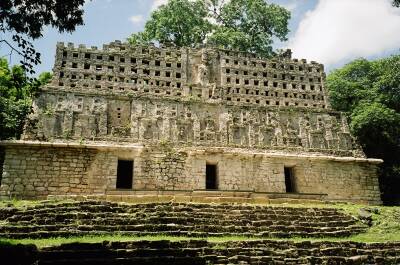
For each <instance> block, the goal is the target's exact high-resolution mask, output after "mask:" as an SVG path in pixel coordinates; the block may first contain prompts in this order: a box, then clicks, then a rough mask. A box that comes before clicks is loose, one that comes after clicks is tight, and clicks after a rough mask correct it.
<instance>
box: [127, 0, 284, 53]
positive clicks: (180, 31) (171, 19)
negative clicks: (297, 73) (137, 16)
mask: <svg viewBox="0 0 400 265" xmlns="http://www.w3.org/2000/svg"><path fill="white" fill-rule="evenodd" d="M289 19H290V12H289V11H287V10H286V9H284V8H283V7H280V6H278V5H275V4H268V3H266V2H265V1H264V0H231V1H229V2H225V1H224V0H195V1H191V0H169V1H168V3H167V4H166V5H161V6H160V7H159V8H158V9H157V10H155V11H154V12H153V13H152V14H151V17H150V19H149V20H148V21H147V22H146V25H145V29H144V31H143V32H139V33H134V34H132V35H131V36H130V37H129V38H128V40H129V42H130V43H132V44H137V43H141V44H148V43H149V42H159V43H162V44H174V45H176V46H179V47H182V46H189V47H194V46H197V45H202V44H211V45H214V46H217V47H223V48H228V49H236V50H241V51H247V52H255V53H258V54H260V55H263V56H266V57H269V56H272V55H274V51H273V48H272V43H273V39H274V38H278V39H280V40H282V41H284V40H286V39H287V38H286V36H287V34H288V33H289V30H288V21H289Z"/></svg>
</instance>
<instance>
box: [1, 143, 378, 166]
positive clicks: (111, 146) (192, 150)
mask: <svg viewBox="0 0 400 265" xmlns="http://www.w3.org/2000/svg"><path fill="white" fill-rule="evenodd" d="M0 146H26V147H54V148H86V149H96V150H102V151H111V150H120V151H128V150H132V149H140V150H142V149H145V148H146V147H147V146H146V145H144V144H132V143H126V144H115V143H107V142H87V143H79V142H40V141H24V140H6V141H0ZM148 147H150V148H151V147H152V145H149V146H148ZM177 150H178V151H184V152H187V153H188V154H189V155H191V156H199V155H200V156H203V155H219V154H223V155H224V156H236V157H237V156H240V157H243V158H253V159H255V158H277V159H291V160H310V161H311V160H312V161H316V160H319V161H323V160H326V161H337V162H352V163H368V164H381V163H383V160H382V159H377V158H357V157H339V156H329V155H322V154H310V153H307V154H305V153H303V154H301V153H300V154H299V153H294V154H290V153H287V152H285V153H283V152H270V151H268V150H266V151H265V152H255V151H254V150H246V149H241V148H224V147H213V148H201V147H200V148H199V147H181V148H177Z"/></svg>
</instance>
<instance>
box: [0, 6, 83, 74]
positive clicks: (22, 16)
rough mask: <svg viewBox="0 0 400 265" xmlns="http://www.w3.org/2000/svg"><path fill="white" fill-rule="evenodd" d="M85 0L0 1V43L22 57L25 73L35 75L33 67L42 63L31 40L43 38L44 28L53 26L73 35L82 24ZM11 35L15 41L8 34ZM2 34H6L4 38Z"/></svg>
mask: <svg viewBox="0 0 400 265" xmlns="http://www.w3.org/2000/svg"><path fill="white" fill-rule="evenodd" d="M84 2H85V0H69V1H65V0H1V1H0V42H3V43H6V44H7V45H8V46H9V47H10V49H11V53H12V52H16V53H17V54H19V55H20V56H22V58H23V59H22V60H21V61H20V63H21V66H22V68H23V69H24V70H27V71H29V73H34V71H33V66H34V65H36V64H39V63H40V53H38V52H36V50H35V49H34V46H33V44H32V42H31V41H32V40H35V39H38V38H40V37H42V33H43V28H44V27H45V26H52V27H54V28H57V29H58V30H59V32H72V31H74V30H75V27H76V26H77V25H82V24H83V19H82V16H83V9H82V7H83V4H84ZM6 32H10V33H11V34H12V41H14V42H15V43H16V45H17V47H15V45H14V44H13V43H12V42H11V41H10V40H7V39H6V38H5V36H4V35H5V33H6ZM1 33H3V35H1Z"/></svg>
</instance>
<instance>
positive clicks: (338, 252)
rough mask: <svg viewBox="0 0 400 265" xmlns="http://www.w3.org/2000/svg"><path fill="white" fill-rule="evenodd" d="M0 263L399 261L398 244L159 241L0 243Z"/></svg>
mask: <svg viewBox="0 0 400 265" xmlns="http://www.w3.org/2000/svg"><path fill="white" fill-rule="evenodd" d="M0 259H1V260H2V261H6V263H2V264H4V265H8V264H19V265H33V264H40V265H44V264H46V265H55V264H57V265H78V264H79V265H81V264H82V265H83V264H85V265H109V264H113V265H127V264H141V265H144V264H146V265H147V264H148V265H150V264H151V265H157V264H163V265H166V264H168V265H169V264H174V265H178V264H185V265H188V264H190V265H205V264H220V265H222V264H231V265H234V264H240V265H247V264H293V265H294V264H296V265H297V264H332V265H336V264H341V265H345V264H354V265H355V264H382V265H383V264H384V265H388V264H399V263H400V243H373V244H365V243H354V242H326V241H325V242H309V241H304V242H292V241H272V240H258V241H246V242H235V241H233V242H224V243H210V242H207V241H202V240H191V241H178V242H171V241H167V240H163V241H136V242H107V241H105V242H102V243H72V244H64V245H61V246H55V247H46V248H42V249H37V248H36V247H35V246H33V245H18V246H4V245H0ZM7 260H9V261H10V262H7Z"/></svg>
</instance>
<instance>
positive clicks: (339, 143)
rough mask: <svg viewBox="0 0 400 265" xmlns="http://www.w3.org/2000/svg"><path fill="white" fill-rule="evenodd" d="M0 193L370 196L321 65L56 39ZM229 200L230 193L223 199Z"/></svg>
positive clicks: (369, 175)
mask: <svg viewBox="0 0 400 265" xmlns="http://www.w3.org/2000/svg"><path fill="white" fill-rule="evenodd" d="M25 127H26V128H25V131H24V135H23V137H22V140H19V141H3V142H1V149H2V153H3V156H4V158H3V159H2V160H3V161H2V163H3V167H2V172H0V173H1V176H2V178H1V186H0V196H1V198H10V197H18V198H37V199H39V198H46V197H48V196H49V195H50V196H72V195H79V196H80V195H98V196H107V195H123V194H125V195H129V194H131V195H135V194H146V193H147V194H183V195H187V196H194V195H195V194H202V193H201V192H203V194H204V193H207V192H208V193H213V192H214V193H218V192H220V193H218V194H222V193H224V192H225V193H230V194H247V195H246V196H249V197H257V198H280V197H283V198H287V197H288V198H291V197H295V198H317V199H325V200H335V201H353V202H365V203H372V204H379V203H381V200H380V191H379V184H378V178H377V166H378V165H379V163H381V162H382V161H381V160H379V159H369V158H366V157H365V155H364V154H363V152H362V150H361V148H360V146H359V145H358V144H357V142H356V141H355V139H354V137H352V135H351V134H350V131H349V127H348V123H347V121H346V117H345V116H344V115H343V114H342V113H340V112H337V111H334V110H332V109H331V107H330V104H329V98H328V93H327V90H326V87H325V73H324V67H323V65H321V64H318V63H316V62H311V63H307V62H306V60H297V59H292V58H291V53H290V51H289V50H288V51H287V52H286V53H284V54H283V55H281V56H277V57H276V58H272V59H265V58H260V57H258V56H257V55H256V54H250V53H243V52H238V51H231V50H223V49H216V48H174V47H172V48H171V47H154V46H130V45H128V44H125V43H121V42H119V41H116V42H113V43H110V44H108V45H104V46H103V49H97V48H96V47H91V48H87V47H85V46H84V45H79V46H78V47H76V46H74V45H73V44H68V45H64V44H63V43H58V44H57V53H56V61H55V65H54V77H53V79H52V81H51V83H49V84H48V85H46V86H44V87H43V88H42V89H41V90H40V92H39V93H38V95H37V97H36V98H35V100H34V103H33V113H32V114H31V115H30V117H29V119H28V120H27V122H26V126H25ZM232 196H233V195H232Z"/></svg>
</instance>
